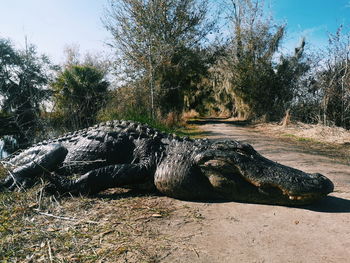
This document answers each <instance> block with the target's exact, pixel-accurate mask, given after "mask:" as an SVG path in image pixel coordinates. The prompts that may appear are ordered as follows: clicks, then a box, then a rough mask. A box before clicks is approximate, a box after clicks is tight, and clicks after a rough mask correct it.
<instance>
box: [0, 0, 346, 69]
mask: <svg viewBox="0 0 350 263" xmlns="http://www.w3.org/2000/svg"><path fill="white" fill-rule="evenodd" d="M210 1H212V2H215V1H221V0H210ZM266 3H267V4H268V5H270V6H271V9H270V10H271V12H272V15H273V17H274V18H275V20H276V21H277V22H278V23H286V24H287V30H288V31H287V37H286V39H285V42H284V48H285V49H291V50H292V48H293V47H295V46H296V45H297V44H298V43H299V41H300V39H301V37H303V36H304V37H306V40H307V42H308V45H309V47H311V48H320V47H324V46H325V45H326V44H327V37H328V34H329V33H332V32H335V30H336V29H337V27H338V26H339V25H340V24H345V25H349V26H350V0H266ZM106 6H107V0H0V37H2V38H9V39H10V40H12V41H13V43H14V44H15V46H16V47H18V48H24V47H25V38H27V40H28V42H29V43H32V44H34V45H36V46H37V49H38V51H39V52H40V53H44V54H47V55H48V56H49V57H50V58H51V59H52V60H53V61H54V62H55V63H61V62H63V59H64V55H63V50H64V47H65V46H67V45H78V46H79V47H80V50H81V52H82V53H84V52H87V51H89V52H104V53H108V52H111V50H109V48H108V47H107V45H106V43H107V42H110V41H111V36H110V33H109V32H107V31H106V29H105V28H104V27H103V23H102V22H101V17H102V16H103V14H104V9H105V8H106Z"/></svg>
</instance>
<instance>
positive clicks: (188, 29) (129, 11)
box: [105, 0, 212, 117]
mask: <svg viewBox="0 0 350 263" xmlns="http://www.w3.org/2000/svg"><path fill="white" fill-rule="evenodd" d="M110 4H111V5H110V9H109V13H108V14H107V16H106V19H105V25H106V28H107V30H109V31H110V32H111V34H112V35H113V37H114V46H115V47H116V50H117V53H118V54H119V55H120V70H121V74H120V76H123V77H124V79H123V80H124V83H125V82H126V83H128V84H129V85H130V86H132V87H135V88H136V89H138V90H140V88H142V89H144V91H145V92H143V93H144V94H145V95H146V98H147V99H148V100H147V105H146V106H147V108H148V109H149V110H148V111H149V112H150V113H151V115H152V116H153V117H154V116H155V115H156V114H157V113H159V114H160V115H162V116H163V117H164V116H166V115H167V114H168V113H169V112H177V113H180V112H181V111H182V110H183V109H184V106H185V104H184V96H185V94H186V93H188V91H189V90H190V89H191V87H192V86H193V83H194V82H196V81H198V75H199V74H197V73H199V72H198V71H199V70H201V68H202V67H203V65H201V66H200V67H197V66H198V62H199V60H198V58H199V56H198V55H199V53H198V49H199V47H200V46H201V44H202V43H201V42H203V41H204V37H205V36H206V35H207V34H208V33H209V31H210V30H211V28H212V24H211V23H208V22H207V20H206V19H205V16H206V12H207V1H197V0H170V1H168V0H155V1H142V0H122V1H110Z"/></svg>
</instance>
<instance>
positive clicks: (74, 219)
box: [34, 209, 99, 224]
mask: <svg viewBox="0 0 350 263" xmlns="http://www.w3.org/2000/svg"><path fill="white" fill-rule="evenodd" d="M34 211H36V212H37V213H38V214H40V215H43V216H48V217H53V218H57V219H62V220H67V221H78V222H79V221H81V220H78V219H77V218H74V217H65V216H56V215H53V214H49V213H45V212H41V211H39V209H34ZM82 222H83V223H89V224H98V223H99V222H96V221H91V220H86V221H82Z"/></svg>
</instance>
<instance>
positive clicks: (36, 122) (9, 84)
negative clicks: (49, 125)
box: [0, 39, 52, 147]
mask: <svg viewBox="0 0 350 263" xmlns="http://www.w3.org/2000/svg"><path fill="white" fill-rule="evenodd" d="M51 69H52V64H51V63H50V61H49V60H48V58H47V57H46V56H44V55H41V56H40V55H38V54H37V51H36V48H35V46H34V45H28V44H27V45H26V48H25V50H17V49H15V48H14V47H13V46H12V44H11V42H10V41H9V40H6V39H0V94H1V96H2V100H1V110H2V112H3V113H4V114H7V116H8V118H7V121H6V123H7V124H6V125H7V126H8V127H11V129H10V130H11V132H14V133H16V139H17V141H18V143H19V146H20V147H24V146H25V145H27V144H28V143H31V142H33V141H34V140H35V137H36V136H38V132H42V131H43V125H42V124H43V123H42V119H41V116H40V115H41V112H42V106H43V104H42V103H43V102H44V101H45V100H47V99H49V97H50V95H51V92H50V90H49V89H48V88H47V85H48V83H49V81H50V79H51V78H52V75H51ZM5 130H6V129H5ZM3 132H5V133H6V131H3Z"/></svg>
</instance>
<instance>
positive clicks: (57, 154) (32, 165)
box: [0, 144, 68, 191]
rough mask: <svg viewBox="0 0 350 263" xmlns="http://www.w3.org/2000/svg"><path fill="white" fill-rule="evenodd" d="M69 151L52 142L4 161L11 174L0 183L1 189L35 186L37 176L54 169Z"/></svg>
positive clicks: (11, 189) (10, 189) (20, 188)
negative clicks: (6, 161)
mask: <svg viewBox="0 0 350 263" xmlns="http://www.w3.org/2000/svg"><path fill="white" fill-rule="evenodd" d="M67 152H68V151H67V149H66V148H65V147H64V146H62V145H60V144H50V145H45V146H37V147H33V148H30V149H28V150H26V151H24V152H22V153H20V154H19V155H18V156H16V157H15V158H13V159H12V160H11V162H10V163H4V166H5V168H6V169H7V170H8V174H9V175H8V176H7V178H6V179H5V180H4V182H2V183H0V191H1V188H5V189H8V190H9V191H13V190H15V189H19V190H22V189H26V188H29V187H31V186H33V185H34V183H35V182H36V179H37V176H39V175H41V174H43V173H45V172H51V171H54V170H55V169H56V168H57V167H58V166H59V165H60V164H61V163H62V162H63V161H64V159H65V157H66V155H67ZM1 186H2V187H1Z"/></svg>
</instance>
